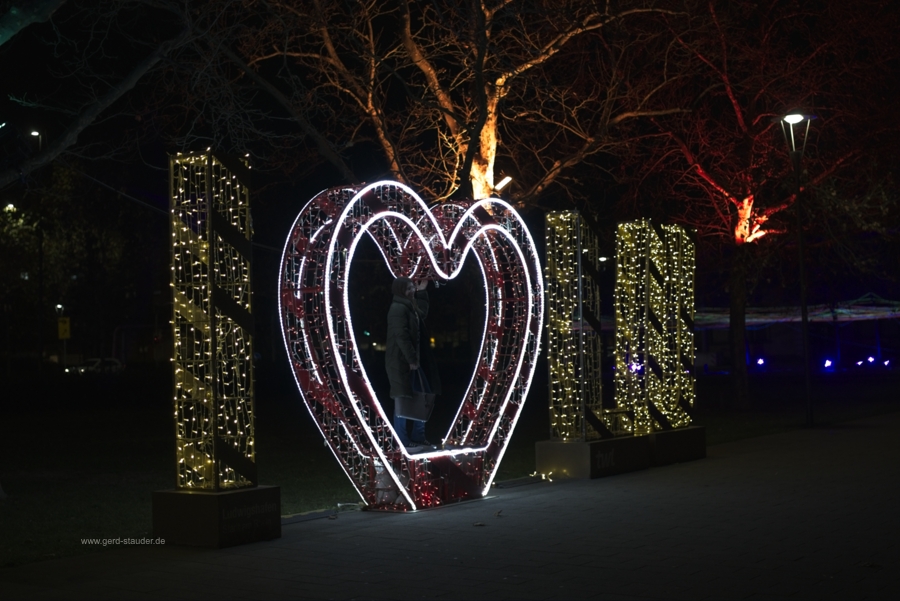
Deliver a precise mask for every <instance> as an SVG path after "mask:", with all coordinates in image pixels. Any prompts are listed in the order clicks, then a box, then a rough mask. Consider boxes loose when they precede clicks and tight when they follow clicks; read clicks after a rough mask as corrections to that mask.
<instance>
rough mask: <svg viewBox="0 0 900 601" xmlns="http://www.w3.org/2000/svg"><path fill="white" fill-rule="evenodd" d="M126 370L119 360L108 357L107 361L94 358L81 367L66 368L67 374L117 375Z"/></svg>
mask: <svg viewBox="0 0 900 601" xmlns="http://www.w3.org/2000/svg"><path fill="white" fill-rule="evenodd" d="M123 369H124V366H123V365H122V363H121V362H120V361H119V360H118V359H113V358H112V357H107V358H105V359H100V358H97V357H95V358H93V359H88V360H87V361H85V362H84V363H82V364H80V365H73V366H72V367H67V368H66V373H67V374H71V373H74V374H79V375H89V374H117V373H119V372H120V371H122V370H123Z"/></svg>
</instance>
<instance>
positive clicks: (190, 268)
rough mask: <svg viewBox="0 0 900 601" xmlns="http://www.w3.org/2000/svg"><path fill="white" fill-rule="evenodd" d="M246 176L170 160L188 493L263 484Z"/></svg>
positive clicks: (177, 362) (180, 480)
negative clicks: (259, 480) (256, 444)
mask: <svg viewBox="0 0 900 601" xmlns="http://www.w3.org/2000/svg"><path fill="white" fill-rule="evenodd" d="M223 161H224V162H223ZM226 162H227V163H228V166H226V164H225V163H226ZM246 171H247V167H246V165H244V164H243V163H241V162H240V161H236V160H235V161H231V160H228V159H221V158H218V157H215V156H213V155H212V154H182V153H178V154H177V155H175V156H171V157H170V158H169V175H170V178H169V179H170V184H171V189H170V199H171V204H170V209H171V210H170V216H171V222H170V224H171V233H172V292H173V316H172V334H173V340H174V356H173V361H172V365H173V369H174V376H175V377H174V398H173V401H174V412H175V438H176V440H175V459H176V469H177V476H176V486H177V487H178V488H179V489H191V490H205V491H219V490H227V489H236V488H244V487H251V486H256V485H257V476H256V464H255V455H256V454H255V449H254V446H253V445H254V439H255V436H254V423H253V419H254V418H253V362H252V357H253V351H252V341H251V337H252V333H253V317H252V315H251V313H250V311H251V300H250V263H251V248H252V247H251V242H250V235H251V230H250V196H249V189H248V188H247V186H246V185H245V184H244V183H242V181H241V180H240V179H239V178H238V174H241V175H243V174H244V173H245V172H246ZM245 179H246V178H245Z"/></svg>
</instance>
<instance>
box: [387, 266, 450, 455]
mask: <svg viewBox="0 0 900 601" xmlns="http://www.w3.org/2000/svg"><path fill="white" fill-rule="evenodd" d="M427 287H428V280H421V281H419V282H418V284H416V283H413V281H412V280H411V279H409V278H406V277H399V278H397V279H395V280H394V283H393V284H392V285H391V291H392V292H393V294H394V298H393V302H391V307H390V309H388V316H387V345H386V347H387V348H386V351H387V352H386V354H385V369H386V370H387V375H388V380H389V381H390V383H391V392H390V395H391V398H392V399H394V404H395V406H396V404H397V399H398V398H400V397H412V396H413V378H411V377H410V376H411V374H414V375H415V376H416V379H418V378H420V377H421V381H422V383H423V384H422V385H423V386H424V390H422V392H433V393H435V394H439V393H440V379H439V376H438V373H437V367H436V366H435V365H434V362H433V361H431V360H430V356H429V355H428V353H423V352H422V351H423V347H422V340H421V337H422V329H423V325H424V324H423V320H424V319H425V318H426V317H427V316H428V305H429V303H428V293H427V292H426V291H425V289H426V288H427ZM407 422H412V432H411V433H410V432H408V430H407V428H408V424H407ZM394 430H395V431H396V432H397V436H398V437H399V438H400V442H401V443H402V444H403V446H405V447H407V450H411V449H412V448H413V447H429V448H430V447H431V446H432V445H431V443H430V442H428V441H427V440H426V439H425V422H423V421H418V420H407V419H406V418H405V417H400V416H398V415H397V412H396V410H395V411H394Z"/></svg>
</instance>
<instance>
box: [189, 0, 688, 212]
mask: <svg viewBox="0 0 900 601" xmlns="http://www.w3.org/2000/svg"><path fill="white" fill-rule="evenodd" d="M250 6H252V7H253V9H254V10H255V11H256V12H255V13H254V19H253V22H252V23H249V22H248V21H247V20H246V19H244V20H242V21H241V23H242V26H241V27H231V26H229V28H228V29H227V34H226V35H222V36H220V38H219V39H220V40H223V42H221V43H219V51H220V54H221V55H222V56H225V57H227V58H228V59H229V60H230V62H231V63H232V65H233V66H237V67H238V69H239V70H240V71H242V72H243V76H244V77H245V78H246V79H248V80H253V81H254V82H255V85H257V86H258V87H259V88H260V89H265V90H266V91H267V93H269V94H270V95H272V96H273V97H277V98H278V99H279V103H281V104H282V105H284V104H285V102H284V100H288V101H289V103H290V105H289V107H287V108H289V111H290V113H291V114H292V115H294V117H293V118H294V120H295V121H297V122H298V123H299V122H300V121H299V120H298V119H297V118H296V115H297V114H299V115H303V116H304V117H303V118H304V119H305V120H306V121H307V122H308V123H309V124H310V125H311V127H306V126H304V125H303V124H302V123H301V128H302V129H303V130H304V132H306V134H307V135H309V136H311V137H312V138H313V139H316V136H315V135H314V134H313V130H314V131H315V132H316V133H318V132H327V138H328V139H329V140H330V141H331V143H330V144H329V145H323V144H322V143H321V140H316V144H317V146H318V147H319V150H320V154H326V153H330V152H333V153H335V154H338V153H341V154H342V156H347V155H348V154H350V153H352V152H353V149H355V148H357V147H359V146H365V147H367V148H374V149H377V152H378V155H379V156H380V158H382V159H383V161H384V164H385V167H386V171H387V172H389V173H390V174H391V175H392V176H393V177H395V178H397V179H399V180H401V181H404V182H407V183H411V184H414V185H416V186H417V187H418V189H420V190H421V191H422V192H423V193H425V194H426V195H427V196H428V197H430V198H432V199H435V200H441V199H446V198H448V197H450V196H451V195H453V194H454V193H456V192H457V190H459V189H460V187H461V186H463V187H465V188H466V192H470V193H472V194H474V196H475V197H476V198H480V197H486V196H489V195H490V194H491V192H492V191H493V189H494V186H495V183H496V182H495V172H496V171H497V170H498V166H499V168H500V169H501V170H502V171H504V173H506V174H509V175H512V176H514V177H515V179H516V180H517V183H518V188H517V190H518V192H517V194H516V196H517V199H518V200H519V201H520V202H522V203H523V204H528V203H531V202H534V200H535V199H536V197H537V196H538V195H540V194H541V193H543V192H544V191H545V190H547V189H548V187H550V186H552V185H558V186H562V188H563V189H565V187H566V180H565V176H566V173H567V170H571V168H572V167H574V166H575V165H579V164H582V163H584V162H585V161H588V160H589V159H590V158H591V157H593V156H595V155H597V154H599V153H603V152H606V151H609V149H611V148H614V147H616V146H617V145H619V144H621V143H622V140H621V139H620V137H619V134H620V132H619V131H618V130H617V126H618V125H619V124H621V123H624V122H627V121H629V120H633V119H638V118H642V117H643V118H646V117H650V116H659V115H666V114H671V113H674V112H678V111H679V110H681V109H680V108H678V107H675V106H669V105H666V104H664V103H661V102H660V101H659V100H658V98H659V97H660V93H661V91H663V90H665V88H666V87H667V85H668V83H669V80H668V74H667V73H666V72H665V70H664V69H663V68H662V66H663V65H662V62H661V61H659V60H657V59H656V57H653V56H650V52H649V48H651V47H652V45H653V44H654V43H655V44H658V43H659V40H660V39H662V38H666V37H668V36H670V34H669V33H668V32H667V31H665V29H664V28H663V27H662V24H661V23H659V22H658V21H659V19H660V17H661V16H663V15H668V16H670V17H671V18H672V19H677V15H678V13H677V12H676V11H674V10H672V9H671V8H667V7H661V6H657V4H656V3H654V2H650V1H646V2H636V3H631V4H629V5H628V7H627V8H623V9H617V8H613V7H612V5H611V4H610V3H585V2H580V1H574V0H573V1H571V2H540V1H526V0H496V1H495V2H474V1H470V2H462V3H457V2H453V3H451V2H433V3H413V2H408V1H406V0H397V1H395V2H380V1H375V0H365V1H363V2H356V3H352V4H350V3H336V2H324V1H322V0H313V1H311V2H308V3H303V4H299V3H294V2H282V1H278V0H268V1H264V0H259V1H256V2H251V3H250ZM650 20H656V21H657V22H658V24H657V27H656V32H655V33H648V32H652V31H653V29H652V28H650V27H644V29H643V30H642V31H643V32H644V33H642V34H641V35H642V36H643V37H644V38H645V39H640V37H635V36H634V34H633V32H632V31H631V30H630V29H629V27H631V26H632V24H633V25H634V26H635V27H637V26H638V25H641V24H643V25H646V24H647V22H648V21H650ZM234 22H235V21H229V23H234ZM650 38H652V40H651V39H650ZM230 39H236V42H235V43H234V45H233V46H231V47H229V46H228V45H227V44H228V41H229V40H230ZM651 42H652V43H651ZM638 63H642V65H643V66H644V67H646V70H645V71H643V72H642V73H641V74H640V80H641V81H640V83H636V82H633V81H632V75H633V72H632V71H631V70H630V69H631V67H633V66H634V65H635V64H638ZM242 65H246V66H249V67H251V68H253V69H254V70H255V71H256V75H253V74H251V73H248V72H247V70H246V69H245V68H244V67H243V66H242ZM225 77H227V76H225ZM223 80H224V78H223V79H220V80H219V81H223ZM231 81H232V84H240V83H241V82H240V81H238V79H237V78H233V79H232V80H231ZM198 98H202V96H200V97H198ZM201 101H202V102H205V99H203V100H201ZM195 110H196V111H197V112H198V113H199V112H200V111H201V110H206V108H205V107H204V108H202V109H201V108H197V107H195ZM321 135H324V134H321ZM323 147H324V148H325V152H324V153H323V152H322V149H323ZM328 160H329V161H330V162H332V163H333V164H336V165H339V163H338V161H336V160H334V158H333V157H332V158H329V159H328ZM342 171H343V169H342Z"/></svg>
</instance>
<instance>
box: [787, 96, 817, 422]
mask: <svg viewBox="0 0 900 601" xmlns="http://www.w3.org/2000/svg"><path fill="white" fill-rule="evenodd" d="M814 118H815V117H811V116H809V115H803V114H800V113H791V114H789V115H785V116H784V117H782V118H781V119H779V122H780V123H781V131H782V132H783V133H784V141H785V143H786V144H787V147H788V154H790V157H791V166H792V167H793V169H794V193H795V200H794V204H795V205H796V211H795V213H796V215H797V243H798V244H797V246H798V247H799V249H800V321H801V326H800V330H801V336H802V337H803V373H804V376H805V379H806V387H805V393H806V425H807V426H808V427H810V428H811V427H812V426H813V408H812V392H811V375H810V364H809V309H808V306H807V302H806V294H807V289H806V253H805V252H804V244H803V206H802V198H803V197H802V195H801V189H800V161H801V160H802V159H803V154H804V152H806V140H807V139H808V137H809V123H810V121H812V120H813V119H814ZM795 126H797V130H799V131H795ZM800 131H802V133H803V140H802V141H800V140H798V137H799V135H798V134H799V133H800Z"/></svg>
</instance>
